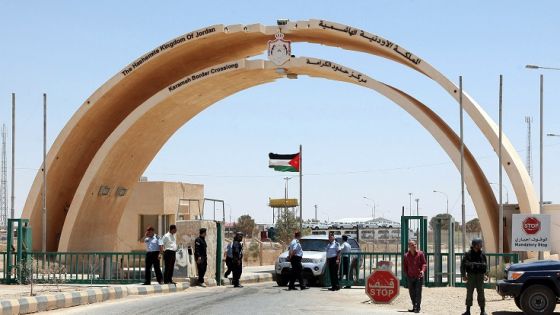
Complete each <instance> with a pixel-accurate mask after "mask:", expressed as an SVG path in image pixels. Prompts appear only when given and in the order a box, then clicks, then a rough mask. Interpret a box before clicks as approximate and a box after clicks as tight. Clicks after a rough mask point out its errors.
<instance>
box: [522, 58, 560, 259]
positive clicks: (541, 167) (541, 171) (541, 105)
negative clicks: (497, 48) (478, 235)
mask: <svg viewBox="0 0 560 315" xmlns="http://www.w3.org/2000/svg"><path fill="white" fill-rule="evenodd" d="M525 68H527V69H544V70H560V68H555V67H542V66H537V65H526V66H525ZM539 82H540V88H539V90H540V97H539V103H540V148H539V152H540V171H539V173H540V202H539V210H540V211H539V213H543V159H544V158H543V135H544V133H543V130H544V126H543V125H544V121H543V120H544V77H543V75H542V74H541V75H540V81H539ZM543 258H544V254H543V252H542V251H539V260H542V259H543Z"/></svg>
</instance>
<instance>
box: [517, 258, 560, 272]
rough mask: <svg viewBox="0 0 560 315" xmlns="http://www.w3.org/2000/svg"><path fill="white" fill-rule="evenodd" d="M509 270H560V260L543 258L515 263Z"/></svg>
mask: <svg viewBox="0 0 560 315" xmlns="http://www.w3.org/2000/svg"><path fill="white" fill-rule="evenodd" d="M508 270H509V271H543V270H560V261H557V260H542V261H535V262H529V263H520V264H513V265H511V266H510V267H509V269H508Z"/></svg>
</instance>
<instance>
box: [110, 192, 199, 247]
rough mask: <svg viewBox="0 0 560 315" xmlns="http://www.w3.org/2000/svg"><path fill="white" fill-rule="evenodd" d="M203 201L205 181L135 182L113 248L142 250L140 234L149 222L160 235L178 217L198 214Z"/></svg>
mask: <svg viewBox="0 0 560 315" xmlns="http://www.w3.org/2000/svg"><path fill="white" fill-rule="evenodd" d="M203 202H204V185H201V184H187V183H177V182H148V181H141V182H138V183H137V184H136V185H135V187H134V189H133V190H132V193H131V196H130V200H129V201H128V203H127V205H126V207H125V210H124V213H123V216H122V219H121V221H120V223H119V227H118V233H117V237H118V241H117V246H116V248H115V250H116V251H118V252H129V251H135V250H145V246H144V242H143V237H144V232H145V230H146V227H147V226H148V225H151V226H153V227H154V229H155V230H156V233H157V234H159V235H163V234H165V233H166V231H167V228H168V227H169V225H170V224H175V222H176V221H177V220H178V219H179V220H191V219H198V218H200V212H201V211H200V210H201V209H202V205H203ZM177 214H178V216H179V217H178V218H177Z"/></svg>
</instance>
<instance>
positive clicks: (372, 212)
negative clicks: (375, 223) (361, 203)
mask: <svg viewBox="0 0 560 315" xmlns="http://www.w3.org/2000/svg"><path fill="white" fill-rule="evenodd" d="M363 198H364V199H367V200H369V201H371V202H372V203H373V207H372V208H371V216H372V219H374V220H375V200H373V199H371V198H368V197H363Z"/></svg>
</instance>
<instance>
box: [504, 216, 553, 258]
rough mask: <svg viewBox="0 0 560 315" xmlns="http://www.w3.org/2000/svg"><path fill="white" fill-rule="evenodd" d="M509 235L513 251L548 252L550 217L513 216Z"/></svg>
mask: <svg viewBox="0 0 560 315" xmlns="http://www.w3.org/2000/svg"><path fill="white" fill-rule="evenodd" d="M511 234H512V237H511V243H512V244H511V248H512V250H513V251H538V252H543V251H548V250H550V249H551V243H550V216H549V215H547V214H534V215H530V214H529V215H527V214H514V215H513V217H512V228H511Z"/></svg>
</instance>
